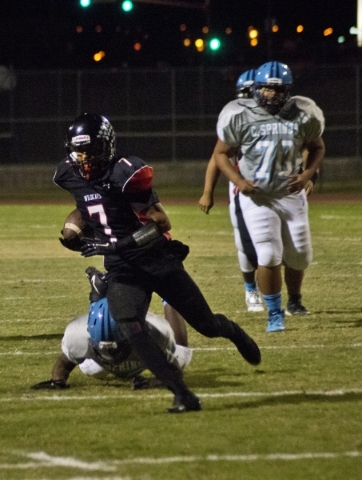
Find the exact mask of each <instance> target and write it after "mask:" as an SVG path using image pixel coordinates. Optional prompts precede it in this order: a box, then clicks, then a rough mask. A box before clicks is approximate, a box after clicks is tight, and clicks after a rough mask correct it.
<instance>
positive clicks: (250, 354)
mask: <svg viewBox="0 0 362 480" xmlns="http://www.w3.org/2000/svg"><path fill="white" fill-rule="evenodd" d="M230 340H231V341H232V342H233V343H234V344H235V346H236V348H237V349H238V351H239V353H240V354H241V356H242V357H243V358H245V360H246V361H247V362H248V363H250V364H251V365H259V363H260V362H261V353H260V350H259V347H258V345H257V344H256V343H255V342H254V340H253V339H252V338H251V337H249V335H248V334H247V333H246V332H245V331H244V330H243V329H242V328H240V327H239V332H237V334H236V335H235V336H234V337H233V338H231V339H230Z"/></svg>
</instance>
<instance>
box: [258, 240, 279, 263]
mask: <svg viewBox="0 0 362 480" xmlns="http://www.w3.org/2000/svg"><path fill="white" fill-rule="evenodd" d="M256 251H257V254H258V263H259V265H262V266H263V267H275V266H277V265H280V264H281V263H282V252H281V251H280V250H279V249H276V248H275V246H273V245H272V244H271V243H270V242H262V243H258V244H257V245H256Z"/></svg>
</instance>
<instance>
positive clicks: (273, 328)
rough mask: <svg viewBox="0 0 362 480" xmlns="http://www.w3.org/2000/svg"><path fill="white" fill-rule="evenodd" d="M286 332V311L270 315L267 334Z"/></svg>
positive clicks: (278, 311) (277, 311)
mask: <svg viewBox="0 0 362 480" xmlns="http://www.w3.org/2000/svg"><path fill="white" fill-rule="evenodd" d="M283 330H285V324H284V310H276V311H274V312H270V313H269V318H268V324H267V327H266V331H267V332H281V331H283Z"/></svg>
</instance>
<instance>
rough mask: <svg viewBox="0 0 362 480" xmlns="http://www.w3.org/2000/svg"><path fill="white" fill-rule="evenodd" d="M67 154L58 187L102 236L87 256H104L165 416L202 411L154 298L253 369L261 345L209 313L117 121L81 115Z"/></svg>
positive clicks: (184, 250) (112, 297)
mask: <svg viewBox="0 0 362 480" xmlns="http://www.w3.org/2000/svg"><path fill="white" fill-rule="evenodd" d="M66 152H67V156H66V158H64V159H63V160H62V161H61V162H60V164H59V165H58V168H57V170H56V172H55V176H54V182H55V183H56V184H57V185H59V186H60V187H62V188H64V189H65V190H68V191H69V192H70V193H71V194H72V196H73V197H74V199H75V202H76V206H77V208H78V209H79V210H80V212H81V215H82V217H83V219H84V221H85V222H86V223H87V225H88V226H89V227H91V228H92V229H93V231H94V232H95V237H96V238H94V239H93V238H86V239H83V245H82V247H81V252H82V255H83V256H84V257H90V256H93V255H104V266H105V268H106V270H107V272H108V274H107V278H108V290H107V298H108V303H109V308H110V311H111V314H112V316H113V318H114V319H115V320H116V321H117V322H118V323H119V325H120V328H121V329H122V331H123V332H124V334H125V336H126V338H127V339H128V341H129V343H130V344H131V346H132V348H133V349H134V350H135V351H136V352H137V353H138V355H139V356H140V358H141V359H142V360H143V361H144V363H145V365H147V368H148V369H149V370H150V371H151V372H152V373H153V374H154V375H155V376H156V377H157V378H158V379H159V380H160V381H161V382H163V383H164V384H165V385H166V386H167V388H168V389H169V390H171V391H172V392H173V394H174V402H173V405H172V406H171V407H170V408H168V409H167V411H168V412H170V413H181V412H185V411H191V410H201V403H200V400H199V398H198V397H197V396H196V395H195V394H194V393H192V392H191V391H190V390H189V389H188V388H187V386H186V385H185V383H184V381H183V379H182V376H181V374H180V372H179V371H178V370H177V369H175V368H174V367H173V366H172V365H170V364H169V363H168V362H167V359H166V356H165V354H164V353H163V352H162V351H161V349H160V348H159V347H158V346H157V345H156V343H155V342H154V341H153V340H152V338H151V337H150V335H149V332H148V331H147V328H146V324H145V317H146V313H147V310H148V306H149V303H150V300H151V295H152V293H153V292H156V293H157V294H158V295H159V296H160V297H161V298H163V299H164V300H165V301H166V302H167V303H168V304H170V305H171V306H172V307H174V308H175V310H177V311H178V312H179V313H180V314H181V315H182V316H183V317H184V318H185V320H186V321H187V322H188V323H189V324H190V325H191V326H192V327H193V328H194V329H195V330H197V331H198V332H199V333H201V334H202V335H205V336H206V337H224V338H227V339H229V340H231V341H232V342H233V343H234V344H235V346H236V347H237V349H238V351H239V352H240V354H241V355H242V356H243V357H244V358H245V360H246V361H247V362H249V363H250V364H252V365H258V364H259V363H260V360H261V355H260V350H259V348H258V346H257V344H256V343H255V342H254V340H252V339H251V338H250V337H249V335H247V333H246V332H244V330H243V329H242V328H240V327H239V325H237V324H236V323H235V322H233V321H231V320H228V319H227V318H226V317H225V316H224V315H222V314H213V313H212V311H211V310H210V307H209V305H208V304H207V302H206V300H205V298H204V296H203V295H202V293H201V291H200V290H199V288H198V286H197V285H196V284H195V283H194V281H193V280H192V278H191V277H190V276H189V274H188V273H187V272H186V271H185V269H184V267H183V263H182V261H183V260H184V259H185V257H186V256H187V254H188V250H189V249H188V247H187V246H186V245H184V244H183V243H181V242H179V241H177V240H171V237H170V235H169V234H168V231H169V230H170V228H171V224H170V221H169V219H168V217H167V215H166V213H165V211H164V210H163V208H162V206H161V204H160V202H159V199H158V197H157V194H156V192H155V191H154V190H153V188H152V178H153V169H152V168H151V167H150V166H149V165H147V164H146V163H145V162H144V161H143V160H141V159H140V158H138V157H135V156H128V157H122V156H119V155H117V154H116V150H115V134H114V130H113V127H112V125H111V123H110V122H109V121H108V120H107V119H106V118H105V117H103V116H101V115H97V114H91V113H85V114H83V115H80V116H79V117H77V118H76V119H75V120H74V122H73V123H72V124H71V125H70V127H69V128H68V131H67V141H66Z"/></svg>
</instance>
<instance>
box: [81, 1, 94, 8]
mask: <svg viewBox="0 0 362 480" xmlns="http://www.w3.org/2000/svg"><path fill="white" fill-rule="evenodd" d="M91 3H92V0H79V4H80V6H81V7H83V8H86V7H89V5H90V4H91Z"/></svg>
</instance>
